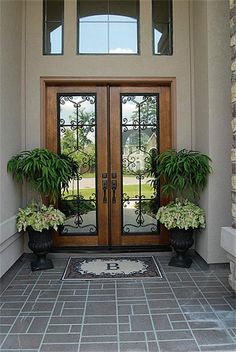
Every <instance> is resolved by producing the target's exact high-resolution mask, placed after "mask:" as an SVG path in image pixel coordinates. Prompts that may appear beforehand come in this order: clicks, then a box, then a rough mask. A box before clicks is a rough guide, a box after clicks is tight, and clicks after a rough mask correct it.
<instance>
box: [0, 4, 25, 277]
mask: <svg viewBox="0 0 236 352" xmlns="http://www.w3.org/2000/svg"><path fill="white" fill-rule="evenodd" d="M21 13H22V3H21V1H19V0H18V1H17V0H16V1H13V0H12V1H7V0H6V1H4V0H2V1H0V43H1V47H0V121H1V128H0V150H1V153H0V200H1V203H0V277H1V276H2V274H3V273H4V272H5V271H6V270H7V269H8V268H9V267H10V266H11V265H12V264H13V263H14V262H15V261H16V259H17V258H18V257H19V256H20V255H21V254H22V253H23V238H22V236H21V235H19V234H17V233H16V227H15V214H16V212H17V209H18V207H19V206H20V205H21V188H20V187H19V186H17V185H16V184H15V182H13V180H12V178H11V176H10V175H8V174H7V171H6V167H7V161H8V160H9V158H10V157H11V156H12V155H13V154H15V153H17V152H19V150H20V149H21V82H22V81H21V55H22V40H21V38H22V32H21V30H22V18H21Z"/></svg>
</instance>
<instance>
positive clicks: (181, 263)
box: [168, 254, 193, 268]
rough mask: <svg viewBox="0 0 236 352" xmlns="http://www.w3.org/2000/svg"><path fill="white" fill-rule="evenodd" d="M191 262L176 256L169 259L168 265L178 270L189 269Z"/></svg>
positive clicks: (186, 257)
mask: <svg viewBox="0 0 236 352" xmlns="http://www.w3.org/2000/svg"><path fill="white" fill-rule="evenodd" d="M192 262H193V261H192V259H191V258H190V257H188V256H182V255H178V254H176V255H174V256H173V257H172V258H171V260H170V261H169V264H168V265H169V266H176V267H179V268H190V266H191V264H192Z"/></svg>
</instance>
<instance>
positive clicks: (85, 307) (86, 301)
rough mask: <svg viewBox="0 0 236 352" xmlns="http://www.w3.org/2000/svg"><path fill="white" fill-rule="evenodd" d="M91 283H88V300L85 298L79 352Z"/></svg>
mask: <svg viewBox="0 0 236 352" xmlns="http://www.w3.org/2000/svg"><path fill="white" fill-rule="evenodd" d="M90 283H91V282H90V281H88V285H87V292H86V298H85V302H84V313H83V317H82V321H81V330H80V337H79V342H78V349H77V352H79V351H80V345H81V341H82V334H83V329H84V325H85V324H84V321H85V314H86V309H87V304H88V296H89V289H90Z"/></svg>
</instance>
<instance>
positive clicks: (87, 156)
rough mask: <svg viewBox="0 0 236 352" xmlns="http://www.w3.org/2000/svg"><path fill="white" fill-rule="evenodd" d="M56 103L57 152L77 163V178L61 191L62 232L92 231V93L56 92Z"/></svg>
mask: <svg viewBox="0 0 236 352" xmlns="http://www.w3.org/2000/svg"><path fill="white" fill-rule="evenodd" d="M59 107H60V108H59V109H58V110H59V127H60V138H59V140H60V143H59V144H60V152H61V153H63V154H66V155H70V156H71V157H73V158H74V159H75V160H76V161H77V162H78V164H79V166H80V168H79V173H78V176H77V178H76V179H74V180H72V182H71V184H70V186H69V189H68V190H67V191H65V192H64V193H61V199H60V209H61V210H62V211H63V212H64V213H65V214H66V216H67V220H66V224H65V226H64V229H63V231H62V233H63V235H65V234H74V235H80V234H81V235H84V234H96V233H97V212H96V208H97V206H96V205H97V201H96V163H95V160H96V141H95V139H96V96H95V95H82V94H80V95H60V97H59Z"/></svg>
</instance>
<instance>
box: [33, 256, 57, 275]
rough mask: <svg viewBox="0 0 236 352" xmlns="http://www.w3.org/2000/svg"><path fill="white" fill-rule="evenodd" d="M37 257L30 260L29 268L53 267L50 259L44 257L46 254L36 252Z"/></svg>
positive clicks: (45, 268) (43, 268)
mask: <svg viewBox="0 0 236 352" xmlns="http://www.w3.org/2000/svg"><path fill="white" fill-rule="evenodd" d="M36 255H37V259H36V260H34V261H32V262H31V270H32V271H36V270H47V269H53V264H52V261H51V259H48V258H46V254H42V255H40V254H36Z"/></svg>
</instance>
